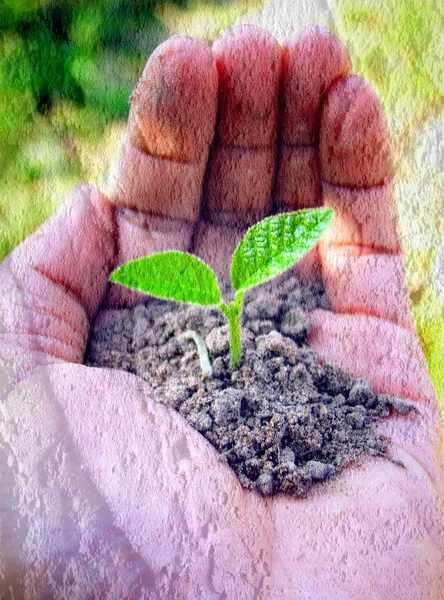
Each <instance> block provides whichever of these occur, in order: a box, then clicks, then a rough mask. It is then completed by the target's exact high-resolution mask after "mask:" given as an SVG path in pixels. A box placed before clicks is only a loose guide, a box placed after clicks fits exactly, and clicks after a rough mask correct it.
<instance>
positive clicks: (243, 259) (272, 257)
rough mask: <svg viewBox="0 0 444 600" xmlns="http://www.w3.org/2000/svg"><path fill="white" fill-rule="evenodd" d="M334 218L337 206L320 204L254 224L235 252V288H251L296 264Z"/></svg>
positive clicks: (232, 263)
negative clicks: (323, 206)
mask: <svg viewBox="0 0 444 600" xmlns="http://www.w3.org/2000/svg"><path fill="white" fill-rule="evenodd" d="M332 218H333V210H331V209H329V208H316V209H309V210H300V211H298V212H292V213H284V214H281V215H277V216H273V217H267V218H266V219H264V220H263V221H260V222H259V223H256V225H253V227H251V228H250V229H249V230H248V231H247V233H246V234H245V236H244V238H243V239H242V241H241V242H240V244H239V245H238V247H237V248H236V251H235V253H234V255H233V260H232V262H231V282H232V284H233V287H234V289H236V290H237V291H243V290H247V289H249V288H251V287H254V286H256V285H260V284H261V283H265V281H268V280H269V279H273V277H276V276H277V275H280V274H281V273H283V272H284V271H286V270H287V269H289V268H290V267H292V266H293V265H294V264H295V263H296V262H297V261H298V260H299V259H301V258H302V257H303V256H304V255H305V254H307V252H308V251H309V250H311V248H313V246H315V244H316V243H317V241H318V240H319V238H320V236H321V235H322V234H323V233H324V231H325V230H326V229H327V227H328V226H329V225H330V223H331V221H332Z"/></svg>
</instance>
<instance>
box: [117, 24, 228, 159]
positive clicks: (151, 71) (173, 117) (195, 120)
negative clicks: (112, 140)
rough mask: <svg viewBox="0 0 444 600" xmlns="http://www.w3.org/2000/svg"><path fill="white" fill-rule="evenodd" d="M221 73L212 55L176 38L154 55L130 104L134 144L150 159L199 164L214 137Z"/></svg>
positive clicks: (190, 41)
mask: <svg viewBox="0 0 444 600" xmlns="http://www.w3.org/2000/svg"><path fill="white" fill-rule="evenodd" d="M217 89H218V73H217V68H216V63H215V60H214V57H213V54H212V52H211V50H210V49H209V48H208V47H207V46H206V45H205V44H204V43H202V42H201V41H200V40H197V39H194V38H191V37H189V36H184V35H177V36H173V37H172V38H169V39H168V40H166V41H165V42H163V43H162V44H161V45H160V46H158V47H157V48H156V50H155V51H154V52H153V53H152V55H151V56H150V58H149V60H148V62H147V64H146V66H145V68H144V70H143V72H142V75H141V77H140V79H139V82H138V84H137V87H136V89H135V91H134V94H133V96H132V99H131V110H130V116H129V121H128V133H129V139H130V142H131V143H132V144H133V145H134V147H135V148H137V149H138V150H141V151H142V152H145V153H147V154H149V155H153V156H158V157H165V158H169V159H176V160H179V161H185V162H198V161H200V160H201V159H202V156H203V155H206V153H207V152H208V148H209V145H210V143H211V140H212V139H213V136H214V125H215V120H216V111H217Z"/></svg>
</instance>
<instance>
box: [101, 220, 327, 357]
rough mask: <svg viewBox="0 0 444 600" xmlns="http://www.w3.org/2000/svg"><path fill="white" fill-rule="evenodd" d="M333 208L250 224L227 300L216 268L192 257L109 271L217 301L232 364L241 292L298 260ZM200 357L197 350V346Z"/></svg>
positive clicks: (144, 288) (166, 255)
mask: <svg viewBox="0 0 444 600" xmlns="http://www.w3.org/2000/svg"><path fill="white" fill-rule="evenodd" d="M332 219H333V210H331V209H328V208H316V209H309V210H301V211H297V212H291V213H284V214H280V215H276V216H272V217H267V218H266V219H263V220H262V221H260V222H259V223H256V224H255V225H253V227H251V228H250V229H249V230H248V231H247V233H246V234H245V236H244V237H243V239H242V240H241V242H240V243H239V245H238V246H237V248H236V250H235V252H234V254H233V257H232V260H231V283H232V285H233V288H234V289H235V291H236V294H235V298H234V300H233V302H231V303H230V304H225V302H224V301H223V299H222V295H221V292H220V289H219V286H218V284H217V278H216V275H215V274H214V272H213V271H212V270H211V269H210V267H208V266H207V265H206V264H205V263H204V262H203V261H201V260H200V259H199V258H197V257H196V256H193V255H191V254H187V253H184V252H177V251H168V252H161V253H159V254H152V255H151V256H147V257H145V258H139V259H137V260H133V261H131V262H129V263H127V264H126V265H123V266H121V267H119V268H118V269H116V270H115V271H113V272H112V273H111V276H110V280H111V281H113V282H114V283H119V284H121V285H124V286H126V287H128V288H131V289H134V290H138V291H140V292H144V293H146V294H150V295H152V296H155V297H157V298H162V299H164V300H174V301H175V302H182V303H185V304H197V305H199V306H216V307H218V308H219V309H220V310H221V311H222V313H223V314H224V315H225V316H226V318H227V320H228V324H229V329H230V351H231V367H232V368H234V367H236V366H237V364H238V363H239V360H240V357H241V336H240V325H241V312H242V300H243V296H244V293H245V292H246V291H247V290H249V289H251V288H253V287H256V286H257V285H261V284H262V283H265V282H266V281H269V280H270V279H273V278H274V277H276V276H278V275H280V274H282V273H284V272H285V271H287V270H288V269H290V268H291V267H292V266H293V265H294V264H295V263H296V262H297V261H298V260H300V259H301V258H302V257H303V256H304V255H305V254H307V252H308V251H309V250H311V248H313V246H315V245H316V243H317V241H318V240H319V238H320V236H321V235H322V234H323V233H324V231H325V230H326V229H327V227H328V226H329V225H330V223H331V221H332ZM199 356H200V357H201V358H202V356H201V351H199Z"/></svg>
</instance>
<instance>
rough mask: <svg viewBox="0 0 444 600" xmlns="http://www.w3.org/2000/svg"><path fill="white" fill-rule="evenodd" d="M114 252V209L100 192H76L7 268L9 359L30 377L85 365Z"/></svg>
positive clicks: (5, 339) (4, 299)
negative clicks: (38, 368)
mask: <svg viewBox="0 0 444 600" xmlns="http://www.w3.org/2000/svg"><path fill="white" fill-rule="evenodd" d="M113 253H114V223H113V218H112V210H111V207H110V205H109V204H108V202H107V201H106V199H105V198H104V197H103V196H102V194H101V193H100V192H99V191H98V190H96V189H94V188H92V187H90V186H86V185H81V186H78V187H76V188H75V189H74V190H73V191H72V192H71V193H70V194H69V195H68V196H67V198H66V199H65V201H64V203H63V204H62V206H61V207H60V208H59V210H58V211H57V212H56V214H55V215H54V216H53V217H52V218H51V219H50V220H48V221H47V222H46V223H44V225H42V227H40V229H38V230H37V231H36V232H35V233H34V234H33V235H32V236H30V237H29V238H28V239H26V240H25V241H24V242H23V243H22V244H20V245H19V246H18V247H17V248H16V249H15V250H14V251H13V252H12V253H11V254H10V255H9V256H8V257H7V258H6V259H5V261H4V262H3V264H2V266H1V300H0V302H1V316H2V323H1V337H0V344H1V348H2V354H3V357H4V358H6V359H8V360H13V359H17V361H19V360H20V361H21V362H22V363H23V365H24V367H23V368H24V369H25V370H28V369H30V368H33V366H35V365H36V364H40V363H44V362H53V361H57V360H65V361H69V362H82V360H83V354H84V351H85V347H86V341H87V338H88V334H89V321H90V319H91V318H92V317H93V316H94V314H95V312H96V310H97V308H98V306H99V303H100V301H101V299H102V297H103V295H104V293H105V289H106V285H107V281H108V276H109V272H110V269H111V265H112V257H113ZM16 367H17V370H18V369H19V363H18V362H17V363H16Z"/></svg>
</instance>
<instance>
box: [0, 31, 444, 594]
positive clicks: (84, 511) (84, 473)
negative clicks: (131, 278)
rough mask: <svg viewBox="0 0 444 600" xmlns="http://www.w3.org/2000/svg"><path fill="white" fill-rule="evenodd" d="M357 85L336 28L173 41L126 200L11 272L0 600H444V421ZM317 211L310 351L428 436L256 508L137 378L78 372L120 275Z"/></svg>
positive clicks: (7, 282) (308, 264) (395, 432)
mask: <svg viewBox="0 0 444 600" xmlns="http://www.w3.org/2000/svg"><path fill="white" fill-rule="evenodd" d="M282 59H283V60H282ZM281 61H282V62H281ZM281 67H282V75H281V87H280V91H279V72H280V70H281ZM350 71H351V65H350V59H349V56H348V54H347V52H346V50H345V49H344V48H343V47H342V45H341V44H340V43H339V41H338V40H337V39H336V38H335V37H334V36H332V35H331V34H329V33H327V32H325V31H324V30H320V29H310V30H307V31H305V32H303V33H302V34H300V35H299V36H298V37H297V38H295V40H293V41H292V42H290V43H288V44H287V45H286V46H285V47H284V48H283V49H281V48H280V46H279V45H278V44H277V42H276V41H275V40H273V38H272V37H271V36H270V35H268V34H267V33H266V32H264V31H262V30H259V29H256V28H253V27H238V28H235V29H233V30H231V31H230V32H227V33H226V34H225V35H224V36H223V37H222V38H221V39H220V40H218V41H217V42H216V44H215V45H214V47H213V51H212V52H211V51H210V50H208V49H207V48H206V47H205V46H204V45H202V44H201V43H199V42H197V41H195V40H192V39H190V38H186V37H174V38H172V39H170V40H168V41H167V42H165V43H164V44H162V45H161V46H160V47H159V48H158V49H157V50H156V52H155V53H154V54H153V55H152V57H151V58H150V60H149V61H148V64H147V66H146V68H145V71H144V73H143V75H142V78H141V80H140V82H139V84H138V86H137V89H136V92H135V94H134V97H133V100H132V106H131V114H130V118H129V124H128V131H127V136H126V140H125V145H124V149H123V153H122V159H121V162H120V166H119V170H118V174H117V178H116V185H115V190H114V193H113V194H112V195H111V197H110V198H108V199H107V198H105V197H104V196H103V195H102V194H101V193H100V192H99V191H98V190H95V189H93V188H91V187H88V186H79V187H77V188H76V189H75V190H74V191H73V192H72V193H71V194H70V195H69V196H68V198H67V199H66V201H65V203H64V204H63V206H62V208H61V209H60V210H59V211H58V213H57V214H56V215H55V216H54V218H53V219H51V220H50V221H48V222H47V223H46V224H45V225H44V226H43V227H42V228H41V229H39V230H38V231H37V232H36V233H35V234H34V235H33V236H31V237H30V238H28V239H27V240H25V242H24V243H23V244H21V245H20V246H19V247H18V248H17V249H16V250H15V251H14V252H13V253H12V254H11V255H10V256H9V257H8V258H7V259H6V260H5V262H4V263H3V265H2V267H1V285H2V292H3V293H2V300H1V301H2V304H3V309H4V310H3V319H4V323H3V328H2V329H3V330H2V336H1V356H2V357H3V360H4V364H5V366H6V367H7V371H8V373H9V375H10V380H9V384H8V387H7V389H6V393H5V394H4V397H3V400H2V402H1V403H0V411H1V417H2V418H1V421H0V427H1V432H2V443H1V446H0V450H1V452H2V459H4V460H0V464H1V465H2V466H1V468H2V478H1V481H2V488H1V500H0V501H1V503H2V504H1V508H2V513H1V514H2V517H1V521H0V523H2V527H3V533H2V536H3V538H2V543H1V546H0V548H1V549H0V557H1V565H2V566H1V572H2V579H1V580H0V581H1V582H0V590H1V591H3V593H6V594H8V593H11V592H10V590H11V589H13V591H14V594H15V597H25V598H42V597H45V594H46V595H48V596H50V595H51V594H54V595H57V594H59V595H60V596H62V597H69V598H73V597H76V598H77V597H78V598H85V597H87V596H88V595H89V594H91V595H92V596H93V597H95V598H98V597H102V595H103V597H107V598H142V597H149V598H190V599H191V598H192V599H194V598H200V597H202V598H216V597H219V595H221V594H223V593H225V596H224V597H226V598H241V599H244V598H246V599H249V598H253V597H255V598H256V597H257V598H267V599H271V598H304V599H312V598H316V599H317V600H321V599H325V600H327V599H328V600H334V599H348V598H375V599H379V598H391V599H396V598H403V600H419V599H421V598H427V599H428V600H429V599H435V598H444V589H443V587H442V581H444V572H443V564H444V563H443V531H442V520H441V519H442V497H441V500H439V494H440V493H441V494H442V492H443V479H442V457H441V427H440V419H439V411H438V403H437V398H436V396H435V393H434V391H433V387H432V385H431V383H430V380H429V377H428V374H427V369H426V366H425V362H424V358H423V355H422V352H421V348H420V344H419V340H418V337H417V335H416V332H415V329H414V325H413V321H412V318H411V313H410V304H409V296H408V289H407V285H406V282H405V277H404V270H403V257H402V250H401V243H400V238H399V234H398V230H397V225H396V207H395V203H394V197H393V182H392V175H391V172H390V160H389V159H390V147H389V146H390V145H389V133H388V130H387V125H386V122H385V119H384V115H383V112H382V109H381V105H380V102H379V101H378V99H377V97H376V96H375V94H374V92H373V91H372V89H371V87H370V86H369V85H368V84H367V83H366V82H364V81H363V80H362V79H360V78H358V77H356V76H353V75H351V74H350ZM218 73H219V78H218ZM388 76H389V75H388ZM218 103H219V105H218ZM218 106H219V111H218V118H217V120H216V115H217V107H218ZM278 123H279V126H278ZM278 127H279V132H280V136H279V138H277V132H278ZM214 133H215V137H214V141H213V143H212V140H213V135H214ZM211 143H212V145H211ZM276 156H277V157H278V160H277V161H276ZM275 165H276V169H275ZM275 173H276V177H275ZM274 177H275V180H274ZM273 186H274V187H273ZM202 190H203V192H202ZM273 190H274V191H273ZM202 198H203V200H202ZM319 204H324V205H326V206H329V207H332V208H334V209H335V210H336V214H335V221H334V225H333V226H332V227H331V228H330V230H329V231H328V233H327V234H326V235H325V236H324V237H323V240H322V243H321V244H320V245H319V250H318V251H316V252H312V253H311V254H310V255H309V256H308V257H307V258H306V260H305V261H304V263H303V264H302V265H301V269H300V275H301V276H303V277H306V278H310V277H315V276H318V275H319V273H321V274H322V277H323V279H324V282H325V286H326V289H327V292H328V296H329V301H330V306H331V310H330V311H323V310H322V311H321V310H317V311H315V312H314V313H313V314H312V319H313V323H314V331H313V336H312V345H313V347H314V348H315V349H316V350H317V351H318V352H319V354H320V355H321V357H322V358H324V359H326V360H328V361H331V362H336V363H338V364H340V365H342V366H343V367H344V368H346V369H347V370H349V371H350V372H351V373H352V374H353V375H354V376H359V377H365V378H367V379H368V380H369V381H370V383H371V384H372V385H373V386H374V388H375V390H376V391H379V392H385V393H389V394H397V395H398V394H399V395H403V396H405V397H407V398H409V399H411V400H412V401H414V402H415V403H416V404H417V406H418V408H419V410H420V412H421V418H414V419H413V418H410V417H396V416H393V417H391V418H390V419H388V420H386V421H385V422H384V423H383V424H381V425H380V426H379V429H380V431H383V432H384V433H386V434H387V435H389V436H390V437H391V438H392V440H393V444H392V454H393V457H394V458H395V459H399V460H402V462H403V463H404V464H405V466H406V468H405V469H402V468H400V467H398V466H396V465H395V464H393V463H392V462H389V461H385V460H376V459H368V460H366V461H365V463H364V465H363V466H362V467H357V468H351V469H349V470H347V471H346V472H345V473H344V474H343V475H341V476H340V477H338V479H337V480H335V481H333V482H331V483H329V484H328V485H325V486H322V487H320V488H319V489H317V490H316V491H315V492H314V493H313V494H312V495H311V497H310V499H309V500H303V501H302V500H297V499H294V498H291V497H288V496H283V495H279V496H275V497H272V498H262V497H260V496H259V495H257V494H256V493H253V492H249V491H246V490H245V489H243V488H242V487H241V486H240V484H239V483H238V480H237V478H236V476H235V475H234V473H233V472H232V471H231V470H230V469H229V467H228V466H227V465H225V464H223V463H219V462H218V461H217V454H216V451H215V450H214V449H213V448H212V447H211V446H210V445H209V444H208V443H207V442H206V440H204V438H203V437H202V436H200V434H199V433H198V432H197V431H195V430H193V429H192V428H191V427H189V426H188V424H187V423H186V422H185V421H183V420H182V418H181V417H180V416H179V415H178V414H177V413H175V412H173V411H172V410H169V409H167V408H165V407H164V406H161V405H159V404H157V403H155V402H154V401H153V400H152V399H151V397H150V394H151V392H150V389H149V386H148V385H147V384H145V383H144V382H143V381H142V380H140V379H139V378H137V377H135V376H133V375H130V374H128V373H123V372H119V371H110V370H106V369H94V368H89V367H85V366H83V365H82V364H81V363H82V359H83V354H84V351H85V346H86V341H87V337H88V332H89V325H90V322H91V320H92V319H93V318H94V317H95V315H96V314H97V312H98V311H99V310H100V311H102V310H106V309H109V308H110V307H113V306H118V305H123V304H125V303H129V302H134V301H137V298H136V297H134V296H131V295H130V294H129V293H128V292H124V291H122V288H117V287H116V288H109V287H108V283H107V281H108V276H109V273H110V272H111V270H112V269H113V268H114V267H115V266H117V265H118V264H121V263H124V262H126V261H127V260H129V259H132V258H135V257H138V256H142V255H146V254H149V253H151V252H155V251H163V250H166V249H168V248H175V249H178V250H183V251H192V252H194V253H197V254H199V255H200V256H201V257H203V258H204V259H205V260H206V261H208V262H209V264H210V265H211V266H212V267H213V268H216V269H217V270H219V272H220V273H223V265H225V264H227V262H228V255H229V253H230V252H231V251H232V250H233V248H234V245H235V244H236V241H237V239H239V237H240V236H241V235H242V228H243V229H245V227H246V226H247V225H249V224H251V222H253V221H256V220H257V219H259V218H261V217H263V216H265V215H266V214H268V213H269V212H270V211H271V210H273V209H279V210H295V209H299V208H302V207H311V206H316V205H319ZM239 226H241V227H239ZM440 586H441V589H440ZM144 590H145V592H146V590H150V593H147V596H144V595H143V591H144ZM101 594H102V595H101ZM150 594H151V595H150Z"/></svg>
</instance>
